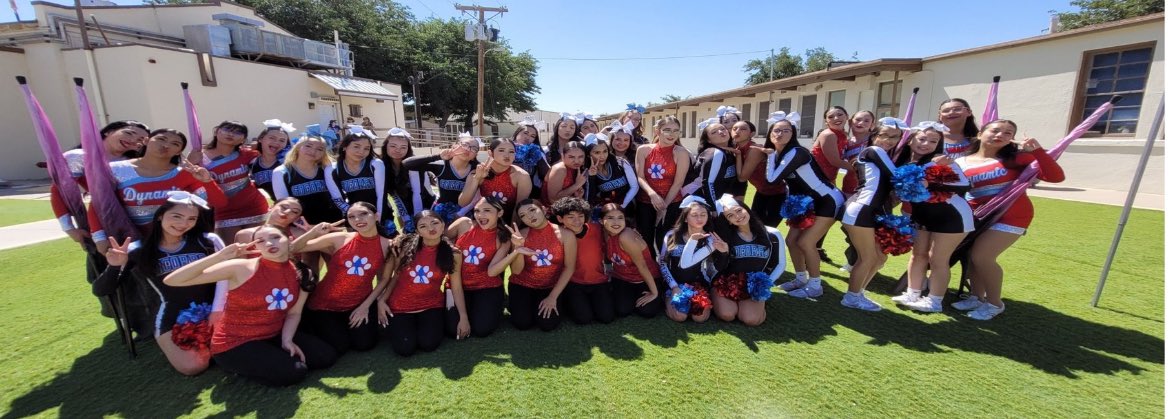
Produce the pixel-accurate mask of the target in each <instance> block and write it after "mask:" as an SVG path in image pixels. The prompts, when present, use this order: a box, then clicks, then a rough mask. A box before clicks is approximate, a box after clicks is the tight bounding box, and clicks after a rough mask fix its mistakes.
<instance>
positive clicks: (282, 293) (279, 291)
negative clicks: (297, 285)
mask: <svg viewBox="0 0 1170 419" xmlns="http://www.w3.org/2000/svg"><path fill="white" fill-rule="evenodd" d="M264 301H266V302H268V309H269V310H284V309H287V308H288V303H291V302H292V301H293V295H292V293H291V292H289V291H288V288H273V289H272V294H271V295H265V296H264Z"/></svg>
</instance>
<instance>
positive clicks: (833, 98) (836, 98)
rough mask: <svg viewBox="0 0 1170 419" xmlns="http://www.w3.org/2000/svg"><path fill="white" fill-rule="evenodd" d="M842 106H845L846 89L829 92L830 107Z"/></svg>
mask: <svg viewBox="0 0 1170 419" xmlns="http://www.w3.org/2000/svg"><path fill="white" fill-rule="evenodd" d="M834 106H840V107H842V108H844V107H845V91H844V90H834V91H832V92H829V107H830V108H831V107H834Z"/></svg>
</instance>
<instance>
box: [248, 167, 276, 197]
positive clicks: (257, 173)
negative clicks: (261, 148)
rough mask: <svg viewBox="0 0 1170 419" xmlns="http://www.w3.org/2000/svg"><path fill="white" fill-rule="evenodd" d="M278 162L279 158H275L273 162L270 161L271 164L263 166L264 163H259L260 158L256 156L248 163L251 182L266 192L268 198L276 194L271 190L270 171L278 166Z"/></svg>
mask: <svg viewBox="0 0 1170 419" xmlns="http://www.w3.org/2000/svg"><path fill="white" fill-rule="evenodd" d="M280 163H281V160H280V159H277V160H276V162H275V163H272V166H268V167H264V164H262V163H260V158H259V157H257V158H256V160H252V163H251V164H250V166H251V168H252V183H253V184H255V185H256V187H257V188H260V190H262V191H264V192H265V193H267V194H268V197H269V198H273V197H275V196H276V193H275V192H273V191H272V171H273V170H274V169H276V167H277V166H280Z"/></svg>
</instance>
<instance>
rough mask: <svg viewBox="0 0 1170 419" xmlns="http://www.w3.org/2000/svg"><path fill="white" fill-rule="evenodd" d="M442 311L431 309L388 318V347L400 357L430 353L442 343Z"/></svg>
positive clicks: (440, 309)
mask: <svg viewBox="0 0 1170 419" xmlns="http://www.w3.org/2000/svg"><path fill="white" fill-rule="evenodd" d="M443 310H444V308H442V307H438V308H431V309H426V310H423V311H419V312H416V313H398V314H395V315H394V317H391V318H390V325H389V326H388V327H387V328H386V329H385V333H386V335H387V336H389V338H390V347H391V348H392V349H394V353H396V354H398V355H400V356H411V355H414V354H415V352H418V351H423V352H431V351H433V350H435V349H436V348H438V347H439V343H441V342H443V327H444V326H443Z"/></svg>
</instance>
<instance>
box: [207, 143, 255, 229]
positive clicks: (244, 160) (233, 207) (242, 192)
mask: <svg viewBox="0 0 1170 419" xmlns="http://www.w3.org/2000/svg"><path fill="white" fill-rule="evenodd" d="M259 156H260V152H259V151H256V150H249V149H241V150H238V151H233V152H231V153H229V154H228V155H226V156H223V157H220V158H218V159H215V160H212V159H210V158H207V157H204V159H203V167H206V168H207V171H208V172H211V176H213V177H214V178H215V183H217V184H219V188H220V189H222V190H223V194H224V195H225V196H226V197H227V198H228V202H227V205H225V206H223V207H217V208H216V209H215V221H216V222H217V223H222V222H227V224H234V225H231V226H233V227H234V226H237V225H245V224H254V223H260V222H263V221H264V217H265V216H266V215H267V214H268V200H267V199H264V195H261V194H260V189H258V188H256V185H255V184H254V183H252V177H251V171H252V165H251V163H252V161H253V160H256V158H257V157H259ZM225 226H226V225H225Z"/></svg>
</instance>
